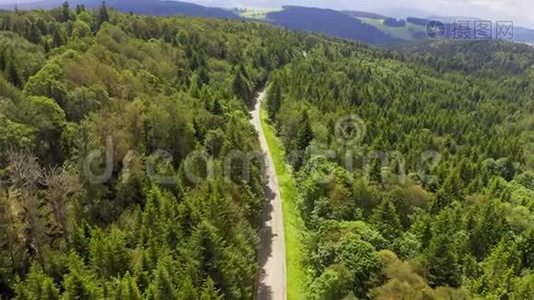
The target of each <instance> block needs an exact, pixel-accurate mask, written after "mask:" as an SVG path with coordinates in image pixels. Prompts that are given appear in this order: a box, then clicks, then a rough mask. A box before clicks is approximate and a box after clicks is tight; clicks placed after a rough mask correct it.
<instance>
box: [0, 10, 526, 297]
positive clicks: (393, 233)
mask: <svg viewBox="0 0 534 300" xmlns="http://www.w3.org/2000/svg"><path fill="white" fill-rule="evenodd" d="M445 49H448V50H447V51H453V52H454V53H449V54H447V55H443V56H441V53H442V52H445ZM466 49H472V51H474V52H473V53H475V52H480V53H486V54H485V56H484V57H486V58H487V59H489V60H491V61H490V62H487V63H486V64H485V65H484V66H482V67H480V68H476V67H475V65H476V64H477V63H478V60H475V58H474V57H473V54H468V53H467V54H466V53H464V52H463V51H464V50H466ZM474 49H477V50H476V51H475V50H474ZM532 51H534V50H533V49H531V48H518V49H516V48H515V47H512V46H510V44H506V43H505V44H501V43H494V42H473V43H468V44H463V45H458V44H450V43H447V42H446V43H443V44H436V45H434V46H429V48H425V49H418V50H417V51H406V50H402V49H401V50H395V51H386V50H382V49H376V48H372V47H369V46H365V45H361V44H356V43H351V42H347V41H344V40H336V39H325V38H323V37H318V36H314V35H309V34H304V33H295V32H290V31H287V30H285V29H282V28H279V27H273V26H270V25H267V24H263V23H253V22H240V21H230V20H227V21H225V20H211V19H193V18H183V17H173V18H161V17H148V16H136V15H132V14H123V13H117V12H115V11H111V10H108V9H107V8H106V7H105V6H103V7H100V8H98V9H96V10H86V9H84V8H82V7H77V8H76V9H71V8H70V7H69V6H68V5H65V6H63V7H61V8H58V9H53V10H50V11H41V10H39V11H30V12H23V11H19V12H7V13H6V12H3V13H0V74H1V75H0V149H1V151H2V155H1V156H0V179H1V181H0V227H1V228H2V230H0V258H1V259H0V293H1V297H3V298H13V297H16V298H17V299H60V298H61V299H251V298H253V297H254V291H255V288H256V287H255V281H256V278H257V276H258V274H257V272H258V265H257V246H258V236H259V235H258V233H259V230H260V228H259V224H260V214H261V210H262V208H263V205H264V203H265V198H266V195H265V193H264V189H263V184H264V179H263V178H262V176H261V171H262V169H263V166H262V163H261V162H260V160H259V159H258V153H257V152H256V151H258V150H259V145H258V140H257V137H256V132H255V130H254V129H253V128H252V126H251V125H250V123H249V115H248V113H247V107H249V106H250V105H251V104H252V99H253V94H254V91H255V90H256V89H257V88H258V87H259V86H262V85H263V84H265V83H266V82H267V83H268V84H269V89H268V95H267V99H266V110H267V111H266V112H267V114H268V115H269V118H270V122H271V123H272V125H274V128H276V130H277V134H278V136H279V138H280V139H281V140H282V142H283V143H284V146H285V147H284V148H285V149H286V151H287V162H288V163H290V164H291V165H292V167H293V171H294V172H293V173H292V174H293V176H295V179H296V181H297V183H298V191H295V192H296V193H298V195H297V196H296V197H295V199H292V201H298V203H299V205H298V213H297V215H298V216H300V217H301V218H302V219H303V221H304V222H303V223H304V224H305V228H304V229H303V230H304V231H305V232H301V233H297V234H298V236H303V237H306V238H307V239H306V240H304V241H302V242H303V244H304V245H303V248H304V249H305V251H306V252H305V256H304V257H302V258H301V260H300V261H298V262H292V263H298V264H302V269H303V270H305V272H303V273H305V274H309V278H299V280H298V282H304V283H305V284H306V286H305V287H303V289H302V290H303V291H305V292H306V293H307V295H305V297H309V298H312V299H343V298H344V297H345V296H348V297H349V298H351V297H352V298H361V299H366V298H376V299H398V298H402V297H405V298H410V299H411V298H414V299H418V298H433V299H450V298H453V299H457V298H460V299H466V298H471V297H473V298H474V297H487V298H509V299H531V298H533V297H532V296H533V295H532V291H533V290H534V288H533V287H534V275H533V273H532V269H533V267H534V265H533V262H534V257H533V256H534V254H533V250H532V249H534V229H533V228H534V214H533V210H534V203H533V199H534V175H533V173H532V171H533V166H534V157H532V154H531V153H532V151H531V150H532V149H533V148H534V147H532V145H534V132H533V131H534V126H533V122H532V119H533V118H532V113H533V112H534V105H533V103H532V99H534V86H533V82H534V80H533V76H534V73H533V72H534V71H533V69H532V65H533V64H532ZM462 57H463V58H462ZM439 59H441V61H442V62H441V63H437V61H438V60H439ZM458 62H462V63H463V62H466V64H467V66H468V67H467V68H465V70H464V69H460V68H459V67H458ZM501 66H503V67H505V68H504V69H503V72H498V71H499V68H500V67H501ZM506 66H509V67H506ZM485 70H495V72H494V73H493V74H488V72H482V71H485ZM529 146H530V148H529ZM323 150H325V151H323ZM326 150H330V151H326ZM325 153H326V154H325ZM317 154H325V155H317ZM317 156H319V157H317ZM320 156H324V157H322V158H321V157H320ZM235 158H237V159H235ZM384 158H387V159H384ZM243 159H244V160H243ZM400 162H402V163H400ZM390 163H391V164H390ZM403 170H404V171H405V173H406V176H401V175H402V174H403ZM288 275H289V274H288ZM291 275H292V274H291ZM295 282H297V281H290V282H288V285H289V286H290V285H292V284H296V283H295Z"/></svg>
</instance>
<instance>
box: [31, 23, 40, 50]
mask: <svg viewBox="0 0 534 300" xmlns="http://www.w3.org/2000/svg"><path fill="white" fill-rule="evenodd" d="M28 30H29V32H28V40H29V41H30V42H32V43H34V44H36V45H39V44H40V43H41V31H40V30H39V28H38V27H37V25H35V23H32V24H31V25H30V27H29V29H28Z"/></svg>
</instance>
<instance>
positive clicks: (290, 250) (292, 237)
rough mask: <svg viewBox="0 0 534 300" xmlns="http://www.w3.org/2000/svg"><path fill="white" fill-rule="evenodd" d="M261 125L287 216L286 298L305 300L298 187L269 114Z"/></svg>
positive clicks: (285, 224) (305, 280)
mask: <svg viewBox="0 0 534 300" xmlns="http://www.w3.org/2000/svg"><path fill="white" fill-rule="evenodd" d="M260 115H261V125H262V127H263V131H264V134H265V138H266V139H267V144H269V149H270V151H271V155H272V157H273V161H274V167H275V169H276V174H277V175H278V184H279V185H280V194H281V198H282V210H283V213H284V234H285V242H286V268H287V271H286V272H287V275H286V276H287V298H288V299H289V300H294V299H302V298H303V295H305V286H306V282H307V276H306V271H305V270H304V268H302V266H301V261H302V257H303V255H304V249H303V241H302V240H303V234H304V232H305V231H304V230H305V227H304V223H303V222H302V219H301V218H300V214H299V211H298V204H297V187H296V184H295V179H294V178H293V176H292V175H291V171H290V168H289V167H288V166H287V165H286V164H285V161H284V153H285V150H284V146H283V144H282V142H281V141H280V140H279V139H278V138H277V137H276V135H275V131H274V128H273V127H272V126H271V125H270V124H269V122H268V120H267V113H266V112H265V110H264V109H263V107H262V109H261V111H260Z"/></svg>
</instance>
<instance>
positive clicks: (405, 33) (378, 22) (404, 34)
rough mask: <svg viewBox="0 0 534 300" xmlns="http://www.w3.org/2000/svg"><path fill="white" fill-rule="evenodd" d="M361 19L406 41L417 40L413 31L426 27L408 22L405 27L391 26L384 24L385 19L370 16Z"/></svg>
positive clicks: (420, 30) (419, 30)
mask: <svg viewBox="0 0 534 300" xmlns="http://www.w3.org/2000/svg"><path fill="white" fill-rule="evenodd" d="M358 19H359V20H360V21H362V22H363V23H365V24H369V25H372V26H374V27H376V28H377V29H379V30H381V31H383V32H385V33H387V34H389V35H391V36H393V37H395V38H398V39H402V40H405V41H414V40H416V39H415V38H414V37H413V36H412V35H411V32H424V31H425V28H424V27H423V26H419V25H415V24H411V23H408V22H407V23H406V26H405V27H391V26H386V25H384V19H368V18H358Z"/></svg>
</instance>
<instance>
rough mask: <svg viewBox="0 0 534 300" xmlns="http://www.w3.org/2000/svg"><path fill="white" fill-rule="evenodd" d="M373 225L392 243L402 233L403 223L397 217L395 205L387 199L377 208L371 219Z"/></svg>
mask: <svg viewBox="0 0 534 300" xmlns="http://www.w3.org/2000/svg"><path fill="white" fill-rule="evenodd" d="M371 223H372V224H374V225H375V227H376V228H377V229H378V231H380V233H381V234H382V236H383V237H385V238H386V239H387V240H388V241H390V242H393V240H394V239H396V238H398V237H399V235H400V234H401V232H402V226H401V222H400V219H399V216H398V215H397V210H396V209H395V205H393V203H392V202H391V200H389V199H387V198H385V199H384V200H382V202H381V203H380V205H379V206H378V207H377V208H375V210H374V212H373V215H372V217H371Z"/></svg>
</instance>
